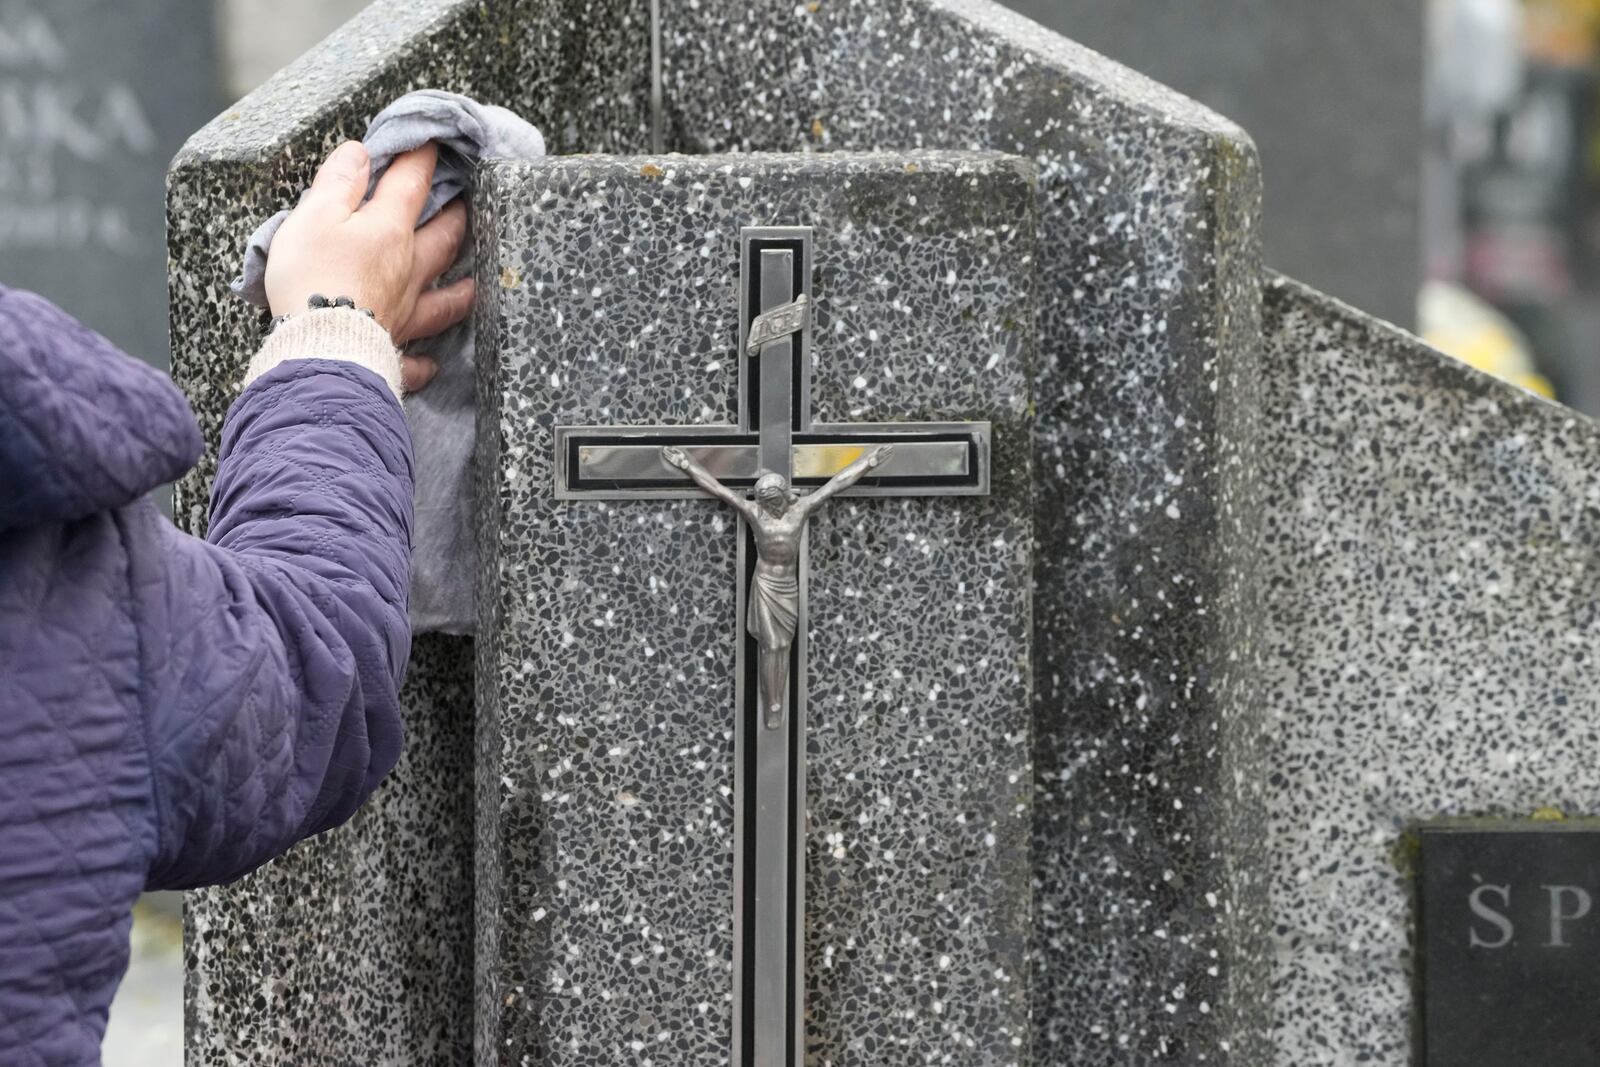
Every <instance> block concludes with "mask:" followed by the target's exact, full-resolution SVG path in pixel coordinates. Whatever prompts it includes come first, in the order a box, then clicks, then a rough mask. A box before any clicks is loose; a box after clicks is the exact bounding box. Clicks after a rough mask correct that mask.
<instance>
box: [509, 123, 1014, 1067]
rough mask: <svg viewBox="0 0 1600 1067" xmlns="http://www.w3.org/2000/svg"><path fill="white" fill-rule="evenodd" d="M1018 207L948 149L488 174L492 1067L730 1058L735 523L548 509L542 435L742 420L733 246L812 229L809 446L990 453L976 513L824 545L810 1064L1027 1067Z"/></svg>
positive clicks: (826, 530)
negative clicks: (876, 441) (895, 442)
mask: <svg viewBox="0 0 1600 1067" xmlns="http://www.w3.org/2000/svg"><path fill="white" fill-rule="evenodd" d="M1034 182H1035V178H1034V173H1033V168H1032V166H1031V165H1029V164H1027V163H1025V162H1023V161H1021V160H1017V159H1014V158H1011V157H1004V156H977V155H970V154H954V153H940V154H918V155H907V154H898V155H893V156H850V155H822V156H809V157H807V156H793V157H781V156H767V157H762V156H726V157H701V158H688V157H658V158H653V159H638V158H635V159H597V158H589V159H578V160H572V161H562V160H555V161H551V162H550V163H548V164H544V165H537V166H521V165H501V166H497V167H495V168H494V169H493V170H492V171H490V172H488V174H487V175H486V181H485V182H484V183H483V184H482V185H481V187H480V190H479V194H478V199H477V203H478V231H477V232H478V240H479V249H478V251H479V256H480V259H479V262H480V263H481V264H484V265H485V268H484V269H485V275H486V277H487V278H489V279H490V280H491V282H492V284H490V285H489V286H487V287H486V288H487V289H488V298H487V301H486V306H485V309H484V310H485V317H486V319H487V321H488V322H490V323H491V324H492V326H491V327H490V329H489V330H487V331H486V332H485V334H484V335H483V336H482V337H481V338H480V343H479V353H480V360H485V362H486V365H488V366H490V367H493V368H497V369H496V371H495V372H494V374H493V376H492V377H487V378H485V379H484V391H483V395H482V397H481V401H482V404H483V407H482V408H481V409H480V428H481V437H482V439H484V440H487V441H490V442H491V443H489V445H488V447H489V448H491V449H492V452H487V453H484V454H483V455H482V457H481V458H482V462H481V464H480V468H479V470H480V474H481V476H482V477H483V478H484V484H483V486H482V490H481V493H480V498H481V499H483V500H485V501H492V502H493V503H492V512H491V513H490V514H486V515H484V516H483V517H482V526H483V529H484V530H485V540H484V543H483V546H482V549H481V557H482V560H483V567H484V570H483V581H482V583H481V586H480V588H481V589H482V590H483V592H484V595H485V596H486V597H490V596H492V597H493V603H492V605H491V604H490V603H488V602H487V601H485V603H484V604H482V605H481V606H480V610H481V611H485V612H486V613H487V614H486V622H485V625H484V628H483V629H481V630H480V637H479V641H480V647H479V656H480V667H479V693H480V694H481V697H480V700H481V702H482V703H483V704H484V706H483V707H482V708H481V709H480V717H479V731H480V735H479V736H480V744H479V751H478V761H479V762H478V784H479V794H478V819H479V826H478V830H479V845H478V849H479V851H478V891H479V898H478V903H479V943H478V959H477V966H478V970H479V981H480V988H479V996H478V1009H479V1011H480V1013H481V1014H480V1029H479V1051H480V1058H481V1057H482V1056H484V1055H485V1050H486V1049H494V1050H496V1055H495V1056H493V1057H490V1058H489V1059H488V1060H484V1061H483V1062H498V1063H507V1064H511V1063H519V1062H524V1057H527V1056H533V1057H534V1058H535V1059H536V1060H537V1062H539V1063H540V1064H541V1065H545V1067H559V1065H564V1064H572V1065H579V1064H593V1063H601V1062H618V1059H619V1057H621V1058H622V1059H626V1060H627V1061H628V1062H639V1063H644V1062H653V1063H662V1064H665V1063H674V1064H706V1065H709V1064H719V1063H727V1062H728V1055H729V1040H730V1034H731V1032H732V1019H731V1001H730V994H731V983H732V977H731V962H732V958H733V952H734V945H733V924H732V920H733V909H734V902H733V838H732V825H733V803H732V789H733V784H734V769H733V763H732V737H733V721H734V710H735V709H734V701H733V693H734V688H733V657H734V649H735V642H736V640H737V639H738V636H739V633H740V627H741V625H742V624H741V621H740V620H739V619H738V618H736V616H735V609H734V592H735V574H734V554H735V549H736V544H737V543H736V540H735V536H734V533H735V528H734V524H733V521H732V519H731V517H730V516H729V515H728V514H727V513H726V512H725V510H724V509H723V508H722V507H721V506H720V505H718V504H716V503H714V502H712V501H709V500H688V501H662V500H637V501H613V502H600V501H558V500H556V499H554V496H553V490H554V473H553V469H552V461H553V459H554V445H553V433H552V431H553V427H555V426H556V425H558V424H561V425H572V424H585V423H588V424H598V423H607V424H641V425H642V424H659V423H677V424H693V423H701V424H704V423H727V422H732V421H735V419H736V414H735V406H734V405H735V398H736V386H737V382H738V364H739V359H740V355H739V353H738V352H737V344H738V334H737V318H738V307H739V300H738V270H739V268H738V236H739V231H740V228H741V227H743V226H749V225H810V226H814V227H815V228H816V233H815V241H816V270H815V276H814V285H815V293H814V296H815V303H816V311H815V323H816V326H815V337H816V342H815V351H814V359H813V363H812V367H811V374H812V379H811V391H812V400H813V404H814V413H815V417H816V418H817V420H818V421H819V422H820V421H827V422H852V423H870V422H887V421H894V420H905V419H917V420H941V419H942V420H966V419H986V420H989V421H991V422H992V423H993V425H994V431H995V443H994V455H995V462H994V467H993V476H994V485H993V492H992V495H990V496H988V497H964V498H956V497H947V498H926V497H924V498H908V499H859V498H854V499H843V500H839V501H835V502H834V503H833V504H832V505H830V507H829V509H827V510H824V511H822V512H820V513H818V514H817V515H816V516H814V517H813V518H812V520H811V530H810V546H811V548H810V556H809V559H810V579H809V594H808V595H809V602H810V608H809V619H810V630H809V642H810V643H809V662H808V665H807V669H808V674H809V680H810V685H809V692H810V710H809V712H808V715H809V719H810V722H809V730H808V740H809V744H808V753H807V766H808V790H809V795H810V802H809V806H808V820H807V823H808V840H807V864H808V872H807V884H806V898H807V913H808V920H807V944H806V970H807V1014H808V1016H809V1025H808V1031H807V1033H808V1044H809V1048H810V1052H811V1055H812V1056H813V1057H814V1058H815V1062H818V1063H838V1064H844V1063H852V1062H862V1063H912V1062H919V1063H920V1062H929V1061H932V1060H937V1058H938V1057H941V1056H943V1055H945V1054H946V1053H947V1052H949V1051H950V1050H959V1051H958V1058H959V1062H961V1063H965V1064H971V1065H974V1067H977V1065H994V1067H1002V1065H1017V1064H1026V1063H1030V1062H1032V1061H1031V1059H1030V1058H1029V1055H1028V1047H1029V1044H1030V1033H1029V1017H1028V1010H1029V996H1028V981H1029V978H1028V964H1027V959H1026V947H1027V932H1028V928H1029V924H1030V920H1031V914H1030V905H1029V901H1030V896H1031V889H1030V878H1031V871H1030V867H1029V864H1028V856H1029V848H1030V842H1029V837H1030V829H1031V807H1030V803H1029V801H1030V794H1031V791H1032V790H1031V786H1030V763H1031V758H1032V751H1031V745H1030V737H1031V733H1032V729H1031V721H1030V720H1031V705H1030V689H1031V680H1032V675H1031V670H1030V665H1031V657H1030V649H1031V633H1030V629H1031V628H1030V625H1029V597H1030V588H1029V586H1030V580H1031V576H1032V565H1033V540H1032V506H1033V505H1032V492H1031V489H1032V479H1031V476H1030V469H1031V459H1032V457H1031V449H1030V445H1029V442H1030V439H1031V431H1032V426H1031V418H1030V415H1031V407H1030V380H1029V379H1030V370H1031V360H1032V353H1033V347H1032V330H1031V323H1032V321H1033V314H1034V304H1033V277H1034V268H1035V261H1034V248H1035V245H1034V232H1035V228H1036V222H1037V216H1036V199H1035V185H1034ZM486 357H487V358H486ZM483 697H487V698H488V699H487V700H486V701H483V700H482V698H483ZM630 1049H631V1051H628V1050H630Z"/></svg>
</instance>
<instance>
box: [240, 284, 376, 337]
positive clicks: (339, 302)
mask: <svg viewBox="0 0 1600 1067" xmlns="http://www.w3.org/2000/svg"><path fill="white" fill-rule="evenodd" d="M306 308H307V309H308V310H310V311H321V310H322V309H323V308H349V309H350V310H352V311H359V312H361V314H363V315H365V316H366V317H367V318H369V319H373V320H376V319H377V317H378V316H377V315H374V314H373V313H372V309H371V308H358V307H356V302H355V301H354V300H351V299H350V298H349V297H348V296H336V297H334V298H333V299H332V300H329V299H328V298H327V297H325V296H323V295H322V294H321V293H312V294H311V295H310V296H308V297H306ZM289 318H290V316H288V315H278V316H276V317H274V318H273V320H272V321H271V322H269V323H267V332H268V333H271V332H272V331H273V330H276V329H277V328H278V327H279V326H280V325H281V324H282V323H284V322H286V321H288V319H289Z"/></svg>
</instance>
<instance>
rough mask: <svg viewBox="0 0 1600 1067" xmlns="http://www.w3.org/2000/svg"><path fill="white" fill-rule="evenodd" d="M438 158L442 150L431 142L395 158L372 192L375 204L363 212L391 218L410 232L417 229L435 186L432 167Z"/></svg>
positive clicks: (370, 204)
mask: <svg viewBox="0 0 1600 1067" xmlns="http://www.w3.org/2000/svg"><path fill="white" fill-rule="evenodd" d="M438 158H439V148H438V146H437V145H435V144H434V143H433V142H432V141H429V142H428V143H427V144H425V145H423V146H422V147H421V148H414V149H412V150H411V151H409V152H406V153H404V154H403V155H399V156H396V157H395V161H394V162H393V163H391V164H389V169H388V170H387V171H385V172H384V175H383V177H382V178H379V179H378V188H377V189H375V190H373V193H372V201H371V202H370V203H369V204H368V205H367V206H366V208H365V209H364V210H366V211H373V212H377V213H379V214H383V215H388V216H389V217H390V218H391V219H393V221H394V222H395V223H397V224H399V225H403V226H405V227H406V228H407V229H411V228H412V227H414V226H416V224H417V216H419V215H421V214H422V205H423V204H425V203H427V200H428V189H429V188H430V187H431V186H432V185H433V167H434V164H435V163H436V162H437V161H438Z"/></svg>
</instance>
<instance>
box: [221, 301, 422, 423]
mask: <svg viewBox="0 0 1600 1067" xmlns="http://www.w3.org/2000/svg"><path fill="white" fill-rule="evenodd" d="M291 359H335V360H341V361H344V362H347V363H354V364H356V365H357V366H361V367H365V368H367V369H368V370H370V371H372V372H373V373H374V374H376V375H377V376H378V377H379V378H381V379H383V382H384V384H385V385H387V386H388V387H389V391H390V392H392V393H393V394H394V396H395V399H396V400H398V399H399V398H400V395H401V389H400V352H399V350H397V349H396V348H395V346H394V342H393V341H392V340H391V339H390V337H389V332H388V331H387V330H385V329H384V328H383V327H382V326H380V325H378V322H377V320H376V319H374V318H373V317H372V316H371V315H370V314H368V313H364V312H362V311H360V310H357V309H356V308H354V307H344V306H339V307H334V306H331V302H330V306H328V307H319V308H315V309H312V308H307V310H305V311H302V312H298V313H297V314H294V315H290V316H288V317H287V318H283V319H281V320H274V328H273V330H272V332H271V333H270V334H268V335H267V338H266V340H265V341H264V342H262V345H261V348H260V350H259V351H258V352H256V354H255V356H254V357H253V358H252V359H251V360H250V364H249V366H248V367H246V368H245V378H244V384H245V386H246V387H248V386H249V385H250V383H251V382H253V381H255V380H256V379H257V378H259V377H261V376H262V375H263V374H265V373H267V372H268V371H269V370H271V369H272V368H273V367H276V366H277V365H278V364H280V363H283V362H285V361H287V360H291Z"/></svg>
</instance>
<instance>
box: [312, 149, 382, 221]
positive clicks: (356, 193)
mask: <svg viewBox="0 0 1600 1067" xmlns="http://www.w3.org/2000/svg"><path fill="white" fill-rule="evenodd" d="M371 176H372V159H371V157H369V156H368V155H367V150H366V149H365V148H363V147H362V146H361V142H360V141H346V142H344V143H343V144H341V145H340V146H339V147H338V148H335V149H334V150H333V151H332V152H330V153H329V154H328V158H327V159H325V160H323V161H322V166H321V167H318V168H317V176H316V177H315V178H313V179H312V181H311V188H310V190H309V191H308V192H307V193H306V200H307V201H310V202H311V203H312V204H313V206H314V207H316V208H317V209H319V210H326V211H329V212H337V213H338V214H339V215H340V216H345V215H349V214H351V213H352V212H354V211H355V210H356V208H358V207H360V206H361V198H362V197H364V196H366V195H367V181H368V179H369V178H371ZM303 202H304V201H302V203H303Z"/></svg>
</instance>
